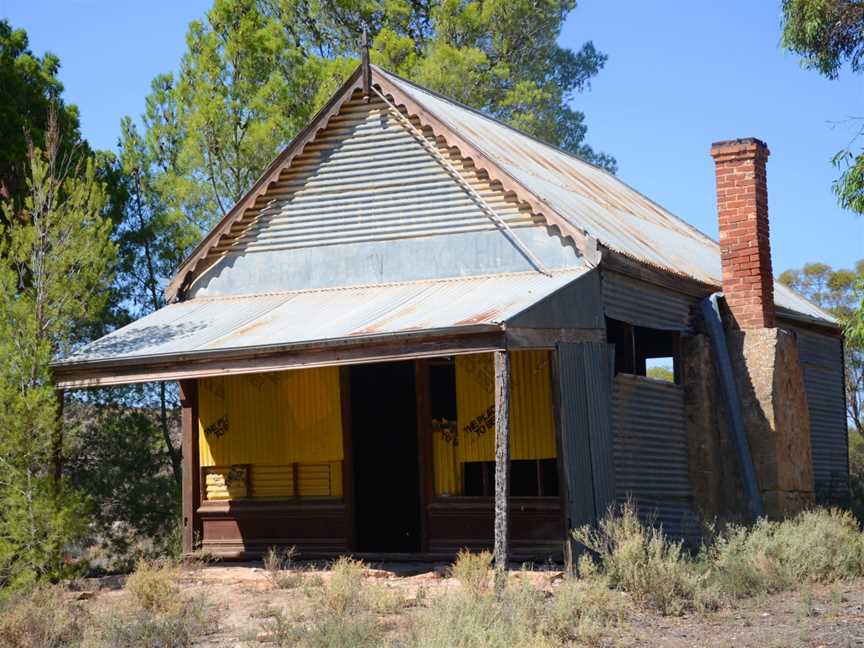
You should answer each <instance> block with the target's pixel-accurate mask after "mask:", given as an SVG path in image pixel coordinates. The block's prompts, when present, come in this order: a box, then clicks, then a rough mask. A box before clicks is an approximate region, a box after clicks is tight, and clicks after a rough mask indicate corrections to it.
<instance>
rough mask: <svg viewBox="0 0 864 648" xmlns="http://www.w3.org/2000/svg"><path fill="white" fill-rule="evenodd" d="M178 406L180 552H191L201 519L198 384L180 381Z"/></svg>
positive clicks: (192, 381)
mask: <svg viewBox="0 0 864 648" xmlns="http://www.w3.org/2000/svg"><path fill="white" fill-rule="evenodd" d="M180 406H181V407H182V408H183V415H182V441H181V451H182V452H183V489H182V490H183V553H185V554H189V553H192V552H193V551H195V543H196V542H197V541H198V540H199V539H200V537H201V519H200V516H199V515H198V506H199V505H200V503H201V477H200V461H199V458H198V381H197V380H181V381H180Z"/></svg>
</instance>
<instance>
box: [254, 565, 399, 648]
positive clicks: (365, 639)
mask: <svg viewBox="0 0 864 648" xmlns="http://www.w3.org/2000/svg"><path fill="white" fill-rule="evenodd" d="M363 568H364V567H363V563H362V562H360V561H358V560H353V559H351V558H346V557H342V558H339V559H338V560H336V561H335V562H334V563H333V565H332V566H331V569H330V577H329V578H328V579H327V581H326V582H323V583H322V584H321V585H318V586H314V587H313V586H307V585H305V584H304V592H306V593H307V595H308V596H309V597H310V600H311V604H312V605H311V607H312V609H313V613H312V614H310V615H308V616H303V615H295V616H289V615H287V614H285V613H284V612H279V613H278V614H277V615H274V616H273V617H271V618H270V619H268V620H267V621H266V622H265V623H264V624H263V626H262V627H263V629H264V630H265V631H266V632H268V633H270V636H271V639H272V640H273V641H274V642H275V643H276V644H277V645H280V646H300V647H303V648H331V647H332V648H343V647H344V648H349V647H354V646H356V647H358V648H365V647H367V646H368V647H371V646H378V645H380V643H381V639H382V636H383V629H382V628H381V626H380V624H379V623H378V621H377V619H376V617H375V615H374V614H373V613H372V609H374V610H375V611H376V612H380V613H390V612H392V611H395V609H396V608H397V607H402V606H403V605H404V602H403V601H402V600H401V597H398V594H397V593H395V592H394V593H392V594H391V593H390V592H386V591H385V588H384V587H383V586H377V587H370V586H365V585H364V583H363ZM397 597H398V598H397Z"/></svg>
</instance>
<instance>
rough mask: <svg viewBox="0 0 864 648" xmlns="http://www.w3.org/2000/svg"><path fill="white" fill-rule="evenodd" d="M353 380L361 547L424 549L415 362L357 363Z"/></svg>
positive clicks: (356, 513)
mask: <svg viewBox="0 0 864 648" xmlns="http://www.w3.org/2000/svg"><path fill="white" fill-rule="evenodd" d="M350 381H351V385H350V393H351V434H352V452H353V455H354V461H353V463H354V520H355V525H356V538H357V549H358V550H359V551H361V552H394V553H403V552H416V551H420V471H419V462H418V458H417V409H416V391H415V386H414V383H415V380H414V363H412V362H384V363H380V364H370V365H356V366H353V367H351V369H350Z"/></svg>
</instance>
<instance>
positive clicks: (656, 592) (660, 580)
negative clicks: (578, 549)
mask: <svg viewBox="0 0 864 648" xmlns="http://www.w3.org/2000/svg"><path fill="white" fill-rule="evenodd" d="M573 537H574V538H575V539H576V541H577V542H580V543H582V544H583V545H584V546H585V547H586V548H588V549H589V550H591V551H592V552H594V554H595V555H596V556H597V558H598V560H599V561H600V565H601V567H602V571H603V573H604V574H605V575H606V577H607V578H608V581H609V584H610V586H611V587H613V588H616V589H621V590H624V591H626V592H629V593H630V594H631V595H632V596H633V598H634V599H635V600H636V601H637V602H639V603H643V604H645V605H648V606H649V607H652V608H655V609H656V610H657V611H659V612H660V613H661V614H680V613H682V612H683V611H685V610H687V609H689V608H692V607H693V606H694V605H695V602H696V600H697V591H698V590H699V588H700V586H701V585H702V584H703V583H702V581H703V576H702V575H701V574H700V570H699V569H697V567H696V565H694V563H693V561H692V560H691V559H690V556H689V555H688V554H687V553H686V552H685V551H684V549H683V546H682V544H681V542H675V541H672V540H670V539H668V538H667V537H666V535H665V534H664V533H663V530H662V529H661V528H655V527H653V526H649V525H646V524H643V523H642V522H641V521H640V520H639V518H638V516H637V514H636V507H635V506H634V505H633V503H631V502H628V503H627V504H624V505H622V506H620V507H618V508H617V509H614V508H613V509H610V511H609V512H608V513H607V515H606V516H605V517H604V518H603V519H602V520H601V521H600V524H599V526H598V528H596V529H595V528H593V527H591V526H588V525H586V526H583V527H581V528H580V529H577V530H575V531H574V532H573Z"/></svg>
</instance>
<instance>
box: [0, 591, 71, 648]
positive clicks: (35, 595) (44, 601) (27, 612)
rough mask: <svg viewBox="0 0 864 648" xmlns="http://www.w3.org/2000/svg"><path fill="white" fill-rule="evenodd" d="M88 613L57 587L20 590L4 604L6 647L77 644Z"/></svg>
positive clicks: (0, 618)
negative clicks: (66, 598) (68, 599)
mask: <svg viewBox="0 0 864 648" xmlns="http://www.w3.org/2000/svg"><path fill="white" fill-rule="evenodd" d="M86 623H87V615H86V613H85V611H84V610H83V608H81V607H80V606H79V605H77V604H75V603H70V602H68V601H66V600H65V597H64V593H63V591H62V590H61V589H60V588H57V587H37V588H36V589H33V590H30V591H29V592H19V593H17V594H15V595H13V596H12V597H10V598H9V599H7V600H6V601H5V602H4V603H3V605H2V606H0V646H2V648H55V647H56V648H60V647H61V646H73V645H77V644H78V643H79V642H80V641H81V638H82V636H83V633H84V627H85V625H86Z"/></svg>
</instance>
